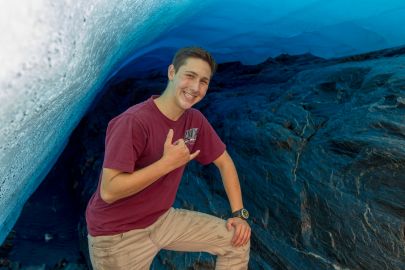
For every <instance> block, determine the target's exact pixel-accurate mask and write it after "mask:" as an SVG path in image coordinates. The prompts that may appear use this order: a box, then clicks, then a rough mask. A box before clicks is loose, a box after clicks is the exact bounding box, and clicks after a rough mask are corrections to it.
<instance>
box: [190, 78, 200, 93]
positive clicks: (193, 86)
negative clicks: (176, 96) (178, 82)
mask: <svg viewBox="0 0 405 270" xmlns="http://www.w3.org/2000/svg"><path fill="white" fill-rule="evenodd" d="M199 85H200V80H198V79H195V80H193V81H192V82H191V84H190V89H191V90H192V91H193V92H197V91H198V86H199Z"/></svg>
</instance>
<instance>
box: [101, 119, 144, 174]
mask: <svg viewBox="0 0 405 270" xmlns="http://www.w3.org/2000/svg"><path fill="white" fill-rule="evenodd" d="M145 140H146V136H145V134H144V132H143V129H142V126H141V125H140V123H139V122H138V121H137V119H136V118H134V117H133V116H131V115H125V114H123V115H119V116H117V117H116V118H114V119H112V120H111V121H110V123H109V124H108V127H107V132H106V139H105V153H104V162H103V168H110V169H115V170H119V171H123V172H128V173H130V172H133V171H134V170H135V163H136V161H137V159H138V157H139V156H140V155H141V154H142V151H143V149H144V147H145V145H146V143H145Z"/></svg>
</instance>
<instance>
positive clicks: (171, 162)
mask: <svg viewBox="0 0 405 270" xmlns="http://www.w3.org/2000/svg"><path fill="white" fill-rule="evenodd" d="M172 140H173V130H172V129H170V130H169V133H168V134H167V138H166V141H165V142H164V151H163V156H162V158H161V159H159V160H157V161H156V162H154V163H152V164H150V165H149V166H147V167H144V168H142V169H139V170H136V171H135V172H132V173H126V172H121V171H118V170H114V169H109V168H103V172H102V178H101V187H100V195H101V198H102V199H103V200H104V201H105V202H106V203H113V202H115V201H117V200H119V199H122V198H125V197H128V196H131V195H133V194H136V193H138V192H139V191H141V190H143V189H144V188H146V187H147V186H149V185H151V184H152V183H154V182H155V181H156V180H158V179H159V178H161V177H162V176H164V175H166V174H168V173H169V172H171V171H172V170H174V169H176V168H178V167H181V166H183V165H185V164H186V163H187V162H189V161H191V160H192V159H194V158H195V157H196V156H197V155H198V154H199V152H200V151H199V150H197V151H196V152H194V153H193V154H190V151H189V150H188V148H187V146H186V145H185V143H184V140H183V139H180V140H178V141H176V142H175V143H174V144H173V143H172Z"/></svg>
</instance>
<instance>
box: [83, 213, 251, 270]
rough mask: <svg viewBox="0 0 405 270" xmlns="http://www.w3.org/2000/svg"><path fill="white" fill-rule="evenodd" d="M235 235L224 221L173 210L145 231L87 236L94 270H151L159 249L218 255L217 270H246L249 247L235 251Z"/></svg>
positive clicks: (205, 215) (199, 214)
mask: <svg viewBox="0 0 405 270" xmlns="http://www.w3.org/2000/svg"><path fill="white" fill-rule="evenodd" d="M233 233H234V231H233V230H231V231H228V230H227V229H226V225H225V220H222V219H220V218H217V217H214V216H210V215H207V214H203V213H199V212H194V211H188V210H183V209H174V208H171V209H170V210H168V211H167V212H166V213H165V214H163V215H162V216H161V217H160V218H159V219H158V220H157V221H156V222H155V223H154V224H152V225H151V226H149V227H147V228H145V229H136V230H132V231H129V232H125V233H121V234H116V235H109V236H96V237H92V236H91V235H89V236H88V240H89V251H90V259H91V262H92V264H93V268H94V269H95V270H104V269H105V270H107V269H108V270H112V269H114V270H119V269H122V270H123V269H125V270H132V269H142V270H144V269H149V267H150V265H151V263H152V260H153V258H154V257H155V255H156V254H157V253H158V252H159V250H160V249H167V250H176V251H191V252H209V253H211V254H213V255H217V261H216V269H232V270H237V269H247V265H248V261H249V251H250V243H248V244H247V245H246V246H244V247H233V246H232V244H231V239H232V237H233Z"/></svg>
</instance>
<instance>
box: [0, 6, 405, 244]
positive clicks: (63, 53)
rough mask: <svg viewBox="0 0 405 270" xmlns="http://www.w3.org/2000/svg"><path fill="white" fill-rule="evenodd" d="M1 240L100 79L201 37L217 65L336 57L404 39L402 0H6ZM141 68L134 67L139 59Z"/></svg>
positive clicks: (160, 59) (2, 20)
mask: <svg viewBox="0 0 405 270" xmlns="http://www.w3.org/2000/svg"><path fill="white" fill-rule="evenodd" d="M1 6H2V8H1V10H0V30H1V32H2V35H1V36H0V44H1V48H0V62H1V65H2V66H1V72H0V104H1V105H0V175H1V179H0V209H1V211H0V224H1V225H0V242H3V241H4V239H5V237H6V236H7V234H8V232H9V231H10V229H11V228H12V226H13V225H14V223H15V221H16V220H17V218H18V216H19V213H20V211H21V209H22V207H23V206H24V203H25V201H26V200H27V199H28V197H29V196H30V195H31V194H32V193H33V192H34V191H35V189H36V188H37V187H38V185H39V184H40V183H41V181H42V180H43V178H44V177H45V176H46V174H47V173H48V172H49V170H50V169H51V168H52V166H53V164H54V163H55V161H56V159H57V158H58V156H59V154H60V153H61V152H62V151H63V149H64V147H65V145H66V143H67V141H68V139H69V136H70V134H71V132H72V130H73V129H74V128H75V127H76V125H77V124H78V122H79V121H80V119H81V117H82V116H83V115H84V114H85V112H86V110H87V109H88V108H89V106H90V105H91V104H92V102H93V100H94V99H95V97H96V96H97V94H98V92H99V91H100V90H101V89H102V87H103V85H104V84H105V83H106V81H107V80H108V79H109V78H110V77H112V76H113V75H114V74H116V73H117V72H118V71H119V70H120V69H122V68H123V67H124V66H125V65H127V64H128V63H131V62H134V61H137V59H142V61H145V62H144V63H145V64H144V65H143V66H142V69H141V68H140V70H139V71H140V72H141V71H147V70H149V69H152V68H155V67H162V66H165V65H167V64H168V62H167V61H168V60H170V59H169V57H170V55H171V53H172V52H173V51H174V50H175V48H178V47H181V46H184V45H190V44H198V45H200V46H202V47H205V48H206V49H208V50H210V51H212V52H213V54H214V56H215V57H216V59H218V61H219V62H221V63H223V62H229V61H241V62H243V63H245V64H256V63H259V62H261V61H264V60H265V59H267V58H268V57H269V56H276V55H279V54H281V53H289V54H301V53H312V54H314V55H317V56H320V57H325V58H334V57H339V56H345V55H353V54H358V53H363V52H368V51H372V50H377V49H383V48H389V47H395V46H399V45H403V44H405V29H404V28H403V27H402V26H403V25H404V22H405V16H404V14H405V3H404V2H403V1H400V0H385V1H382V0H374V1H364V0H359V1H356V2H353V1H348V0H340V1H338V0H331V1H321V0H286V1H283V3H280V2H279V1H264V0H259V1H242V0H238V1H214V0H211V1H204V2H202V1H192V0H187V1H175V0H166V1H162V0H161V1H128V0H127V1H70V0H65V1H58V2H55V1H50V0H48V1H47V0H35V1H26V2H20V1H19V2H6V1H2V4H1ZM138 67H139V65H138Z"/></svg>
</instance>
